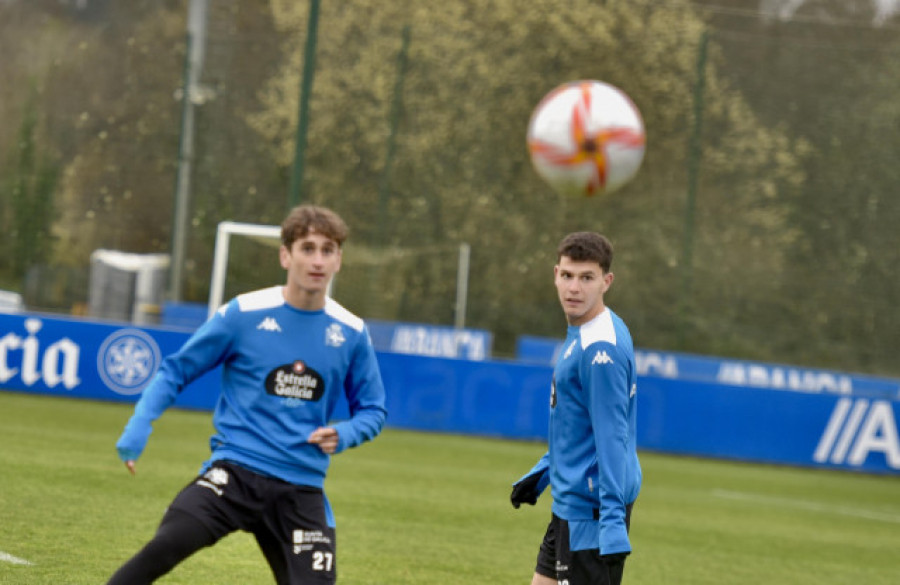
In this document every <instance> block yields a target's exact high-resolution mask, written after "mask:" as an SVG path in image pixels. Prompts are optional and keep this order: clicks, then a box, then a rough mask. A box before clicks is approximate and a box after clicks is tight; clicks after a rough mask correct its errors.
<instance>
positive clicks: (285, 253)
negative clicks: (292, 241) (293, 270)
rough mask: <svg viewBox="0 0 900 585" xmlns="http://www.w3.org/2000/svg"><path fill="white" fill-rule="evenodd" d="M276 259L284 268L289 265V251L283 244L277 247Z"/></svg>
mask: <svg viewBox="0 0 900 585" xmlns="http://www.w3.org/2000/svg"><path fill="white" fill-rule="evenodd" d="M278 260H279V261H280V262H281V267H282V268H284V269H285V270H287V269H288V267H289V266H290V265H291V252H290V250H288V249H287V246H285V245H283V244H282V246H281V247H280V248H278Z"/></svg>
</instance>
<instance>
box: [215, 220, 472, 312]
mask: <svg viewBox="0 0 900 585" xmlns="http://www.w3.org/2000/svg"><path fill="white" fill-rule="evenodd" d="M235 236H237V237H242V238H248V239H251V240H255V241H257V242H259V243H262V244H264V245H266V246H271V247H275V248H277V247H278V246H280V245H281V227H280V226H276V225H262V224H252V223H241V222H236V221H223V222H220V223H219V225H218V226H217V228H216V241H215V248H214V251H213V265H212V274H211V276H210V284H209V303H208V306H207V317H211V316H212V315H213V313H215V312H216V311H217V310H218V309H219V307H220V306H221V305H222V302H223V301H224V300H225V299H224V297H225V281H226V275H227V272H228V262H229V250H230V247H231V239H232V237H235ZM441 248H442V249H443V252H441V251H436V250H435V249H426V248H423V249H415V250H408V249H407V250H402V249H401V250H398V249H376V248H368V247H365V248H360V247H353V264H358V265H360V267H362V266H369V267H371V266H377V265H383V264H385V263H386V262H393V261H396V260H397V259H398V258H403V257H416V256H420V255H423V254H432V255H434V254H440V255H441V256H442V257H444V258H446V257H447V252H450V250H448V249H447V248H444V247H441ZM451 250H452V248H451ZM451 253H452V252H451ZM470 253H471V248H470V246H469V244H467V243H461V244H459V246H458V248H457V252H456V256H457V259H456V263H455V264H456V266H455V268H456V273H455V275H451V274H448V275H447V278H446V279H447V280H449V281H452V279H453V278H454V277H455V279H456V283H455V284H456V287H455V302H454V305H453V313H454V318H453V326H454V327H456V328H458V329H464V328H465V326H466V308H467V298H468V288H469V271H470ZM451 262H452V261H451ZM346 264H347V263H346V262H345V266H344V268H345V269H346V268H348V266H346ZM344 272H345V270H342V271H341V274H344ZM346 276H350V275H349V274H348V275H346ZM333 288H334V281H332V282H331V284H330V285H329V290H328V293H329V294H332V293H333ZM393 320H398V321H402V320H404V319H403V316H402V315H397V316H395V318H394V319H393Z"/></svg>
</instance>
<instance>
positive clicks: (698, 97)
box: [678, 30, 709, 349]
mask: <svg viewBox="0 0 900 585" xmlns="http://www.w3.org/2000/svg"><path fill="white" fill-rule="evenodd" d="M708 44H709V32H708V31H706V30H704V31H703V34H702V35H701V36H700V46H699V48H698V52H697V80H696V83H695V85H694V127H693V131H692V132H691V142H690V150H689V156H690V158H689V159H688V190H687V202H686V203H685V206H684V246H683V248H682V253H681V298H680V299H679V301H680V302H679V305H680V311H679V313H680V317H679V323H678V347H679V348H681V349H684V347H685V345H684V344H685V329H686V327H687V310H688V309H687V308H688V301H689V297H690V295H691V289H692V287H693V270H694V208H695V206H696V199H697V177H698V176H699V170H700V159H701V158H702V156H703V145H702V143H701V139H702V132H703V97H704V91H705V88H706V52H707V50H706V47H707V45H708Z"/></svg>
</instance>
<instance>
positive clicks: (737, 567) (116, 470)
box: [0, 392, 900, 585]
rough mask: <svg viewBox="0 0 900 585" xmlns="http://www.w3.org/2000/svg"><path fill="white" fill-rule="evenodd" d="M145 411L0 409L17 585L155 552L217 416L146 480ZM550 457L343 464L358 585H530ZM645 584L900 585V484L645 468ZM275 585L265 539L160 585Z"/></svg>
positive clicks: (693, 467) (701, 465) (150, 457)
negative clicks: (531, 489)
mask: <svg viewBox="0 0 900 585" xmlns="http://www.w3.org/2000/svg"><path fill="white" fill-rule="evenodd" d="M130 413H131V406H128V405H119V404H107V403H98V402H89V401H80V400H66V399H58V398H49V397H38V396H28V395H24V394H15V393H5V392H0V558H2V557H3V553H5V554H6V555H12V556H15V557H18V558H20V559H25V560H27V561H29V562H31V563H32V564H31V565H17V564H12V563H10V562H8V561H3V560H0V584H7V583H8V584H13V583H14V584H16V585H37V584H48V585H49V584H51V583H52V584H54V585H56V584H64V585H65V584H72V585H77V584H91V585H94V584H97V583H103V582H105V580H106V579H107V578H108V577H109V575H110V574H111V573H112V572H113V571H114V570H115V569H116V568H117V567H118V566H119V565H120V564H121V563H122V562H123V561H125V560H126V559H127V558H128V557H130V556H131V555H132V554H133V553H134V552H136V551H137V550H138V548H140V546H142V545H143V544H144V543H145V542H146V540H147V539H149V538H150V536H151V535H152V533H153V531H154V529H155V527H156V524H157V522H158V521H159V519H160V517H161V516H162V513H163V511H164V509H165V507H166V506H167V505H168V503H169V502H170V501H171V499H172V497H173V496H174V495H175V493H176V492H177V491H178V490H179V489H180V488H181V487H182V486H183V485H184V484H186V483H187V482H188V481H189V480H190V479H191V478H192V477H193V475H194V473H195V472H196V471H197V469H198V467H199V465H200V463H201V462H202V461H203V460H204V459H205V458H206V457H207V455H208V451H207V439H208V437H209V434H210V431H211V425H210V415H209V413H198V412H185V411H178V410H172V411H170V412H168V413H166V414H165V415H164V416H163V418H162V419H161V420H160V421H158V423H157V425H156V430H155V431H154V434H153V436H152V437H151V440H150V444H149V447H148V448H147V451H146V452H145V454H144V456H143V457H142V458H141V460H140V461H139V463H138V474H137V476H136V477H131V476H130V475H129V474H128V473H127V471H126V470H125V468H124V466H122V464H121V463H120V462H119V460H118V458H117V457H116V454H115V449H114V447H113V445H114V442H115V440H116V438H117V437H118V435H119V432H120V430H121V428H122V426H123V425H124V423H125V421H126V420H127V418H128V416H129V415H130ZM542 452H543V447H542V446H541V445H539V444H536V443H528V442H515V441H503V440H496V439H484V438H476V437H464V436H454V435H439V434H427V433H416V432H409V431H401V430H396V429H388V430H386V431H385V432H384V433H383V434H382V435H381V436H380V437H379V438H378V439H377V440H376V441H375V442H374V443H370V444H367V445H364V446H362V447H360V448H358V449H355V450H352V451H349V452H346V453H343V454H341V455H339V456H337V457H336V458H335V459H334V462H333V465H332V469H331V472H330V474H329V479H328V483H327V486H326V489H327V492H328V494H329V497H330V499H331V500H332V504H333V505H334V509H335V513H336V515H337V519H338V558H339V564H338V570H339V575H340V579H339V582H340V583H342V584H344V585H389V584H390V585H394V584H401V585H402V584H415V585H443V584H459V583H491V584H498V585H506V584H510V585H513V584H523V585H524V584H525V583H529V582H530V579H531V573H532V570H533V565H534V557H535V554H536V551H537V546H538V544H539V542H540V539H541V536H542V535H543V530H544V528H545V527H546V524H547V520H548V519H549V498H544V499H543V500H542V501H541V502H540V503H539V504H538V506H536V507H535V508H531V507H527V506H526V507H523V508H522V509H520V510H514V509H513V508H512V507H511V506H510V505H509V503H508V495H509V488H510V483H511V482H512V481H514V480H515V479H516V478H518V477H519V476H520V475H522V474H523V473H524V472H525V471H527V470H528V469H529V468H530V466H531V465H532V464H533V463H534V461H535V460H536V459H537V457H539V456H540V455H541V453H542ZM642 463H643V466H644V475H645V483H644V490H643V492H642V494H641V497H640V499H639V500H638V504H637V506H636V507H635V511H634V519H633V525H632V544H633V546H634V549H635V553H634V554H633V555H632V556H631V558H630V559H629V561H628V564H627V565H626V573H625V583H626V584H628V585H639V584H645V585H667V584H672V585H681V584H685V585H687V584H690V585H703V584H709V585H728V584H751V583H768V584H785V585H804V584H809V585H813V584H815V585H823V584H828V585H831V584H835V585H837V584H848V585H859V584H861V583H865V584H866V585H879V584H884V585H888V584H891V585H894V584H896V583H898V582H900V554H898V553H897V551H898V550H900V478H897V477H878V476H869V475H861V474H852V473H843V472H826V471H817V470H805V469H794V468H784V467H774V466H761V465H751V464H739V463H729V462H722V461H709V460H699V459H691V458H679V457H671V456H664V455H659V454H653V453H643V454H642ZM271 582H273V580H272V578H271V576H270V573H269V570H268V567H267V566H266V564H265V561H264V560H263V557H262V554H261V553H260V552H259V550H258V549H257V547H256V544H255V542H254V541H253V539H252V537H250V536H249V535H246V534H243V533H238V534H234V535H232V536H230V537H228V538H226V539H225V540H223V541H222V542H220V543H219V544H217V545H216V546H215V547H213V548H210V549H206V550H204V551H201V552H200V553H198V554H197V555H195V556H194V557H192V558H191V559H189V560H188V561H186V562H185V563H184V564H182V565H181V566H179V567H178V568H176V569H175V571H173V572H172V573H171V574H170V575H168V576H167V577H166V578H164V579H162V580H161V581H160V583H167V584H175V583H182V584H192V585H193V584H197V583H216V584H217V585H230V584H234V585H247V584H248V583H271Z"/></svg>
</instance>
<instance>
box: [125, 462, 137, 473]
mask: <svg viewBox="0 0 900 585" xmlns="http://www.w3.org/2000/svg"><path fill="white" fill-rule="evenodd" d="M125 467H127V468H128V471H129V472H130V473H131V475H134V474H135V473H136V471H135V469H134V459H129V460H128V461H126V462H125Z"/></svg>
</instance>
